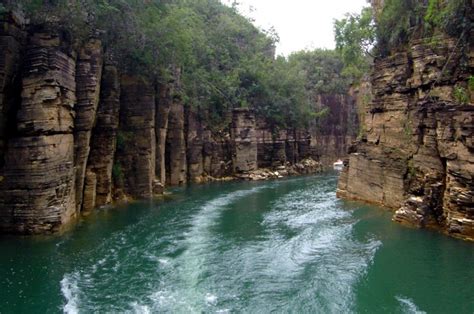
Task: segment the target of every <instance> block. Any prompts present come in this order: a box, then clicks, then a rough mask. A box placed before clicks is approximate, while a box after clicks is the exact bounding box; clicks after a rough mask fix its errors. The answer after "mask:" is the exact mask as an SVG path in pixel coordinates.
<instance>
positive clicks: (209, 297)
mask: <svg viewBox="0 0 474 314" xmlns="http://www.w3.org/2000/svg"><path fill="white" fill-rule="evenodd" d="M205 300H206V304H207V305H216V304H217V296H215V295H214V294H212V293H206V297H205Z"/></svg>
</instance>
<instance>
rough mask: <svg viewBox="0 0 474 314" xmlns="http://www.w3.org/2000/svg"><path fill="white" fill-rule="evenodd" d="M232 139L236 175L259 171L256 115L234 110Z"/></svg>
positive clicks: (246, 111) (248, 111)
mask: <svg viewBox="0 0 474 314" xmlns="http://www.w3.org/2000/svg"><path fill="white" fill-rule="evenodd" d="M231 139H232V141H233V149H232V150H233V152H232V165H233V169H234V172H235V173H246V172H249V171H252V170H255V169H257V138H256V122H255V114H254V112H253V111H251V110H248V109H234V111H233V115H232V128H231Z"/></svg>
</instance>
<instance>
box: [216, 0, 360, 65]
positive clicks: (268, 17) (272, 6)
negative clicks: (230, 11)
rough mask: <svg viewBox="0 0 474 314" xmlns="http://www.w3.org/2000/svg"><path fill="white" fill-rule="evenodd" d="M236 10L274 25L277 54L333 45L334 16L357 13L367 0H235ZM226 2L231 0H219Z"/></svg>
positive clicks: (259, 22) (257, 21)
mask: <svg viewBox="0 0 474 314" xmlns="http://www.w3.org/2000/svg"><path fill="white" fill-rule="evenodd" d="M237 1H238V3H239V4H240V5H239V10H240V12H241V13H242V14H244V15H245V16H248V17H250V18H252V19H254V20H255V22H254V23H255V25H257V26H258V27H260V28H263V29H269V28H270V27H272V26H273V27H274V28H275V30H276V32H277V33H278V35H279V36H280V42H279V43H278V45H277V54H279V55H280V54H281V55H285V56H287V55H289V54H290V53H291V52H295V51H299V50H304V49H314V48H326V49H334V47H335V43H334V30H333V22H334V19H340V18H342V17H344V14H345V13H347V12H351V13H358V12H360V10H361V9H362V7H364V6H368V4H367V1H366V0H324V1H323V0H291V1H289V0H237ZM222 2H223V3H226V4H229V3H232V2H233V0H222Z"/></svg>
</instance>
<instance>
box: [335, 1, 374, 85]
mask: <svg viewBox="0 0 474 314" xmlns="http://www.w3.org/2000/svg"><path fill="white" fill-rule="evenodd" d="M334 33H335V40H336V50H337V51H338V52H339V53H340V55H341V56H342V59H343V60H344V64H345V68H344V72H343V73H344V74H345V75H346V76H348V77H351V78H353V79H355V80H358V79H360V78H361V77H362V76H363V75H364V73H367V71H368V69H369V66H370V59H371V58H370V57H371V53H370V50H371V49H372V47H373V45H374V42H375V23H374V18H373V11H372V9H371V8H363V9H362V11H361V13H360V14H346V17H345V18H343V19H341V20H336V21H335V22H334Z"/></svg>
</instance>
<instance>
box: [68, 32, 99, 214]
mask: <svg viewBox="0 0 474 314" xmlns="http://www.w3.org/2000/svg"><path fill="white" fill-rule="evenodd" d="M102 55H103V54H102V45H101V42H100V41H99V40H97V39H92V40H90V41H89V42H87V43H86V44H85V45H84V47H82V48H81V49H80V51H79V54H78V58H77V69H76V97H77V102H76V104H75V108H74V109H75V112H76V117H75V120H74V166H75V168H76V205H77V211H80V210H81V209H82V196H83V194H84V180H85V177H86V165H87V160H88V158H89V152H90V141H91V132H92V128H93V127H94V124H95V121H96V113H97V106H98V105H99V94H100V86H101V85H100V81H101V77H102ZM94 177H95V176H94ZM90 181H91V179H89V182H90ZM94 191H95V187H94ZM94 198H95V193H94ZM94 206H95V204H93V206H92V207H94ZM89 207H90V206H89Z"/></svg>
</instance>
